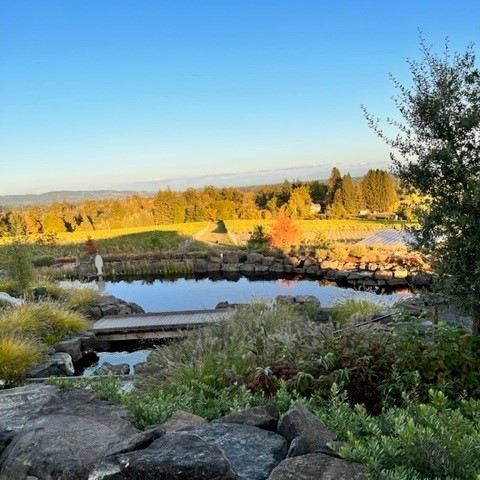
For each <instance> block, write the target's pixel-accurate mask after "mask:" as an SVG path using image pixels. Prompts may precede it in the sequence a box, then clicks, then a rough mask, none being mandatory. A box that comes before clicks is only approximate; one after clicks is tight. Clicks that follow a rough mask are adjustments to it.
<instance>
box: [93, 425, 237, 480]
mask: <svg viewBox="0 0 480 480" xmlns="http://www.w3.org/2000/svg"><path fill="white" fill-rule="evenodd" d="M90 478H91V479H95V480H107V479H109V480H123V479H125V480H127V479H128V480H154V479H157V478H158V479H162V480H240V479H239V478H238V476H237V474H236V472H235V469H234V467H233V466H232V464H231V462H230V461H229V460H228V459H227V457H226V456H225V455H224V453H223V452H222V451H221V450H220V449H219V448H217V447H216V446H215V445H212V444H209V443H207V442H206V441H204V440H202V439H201V438H200V437H199V436H198V435H195V434H193V433H189V432H181V433H171V434H167V435H165V436H163V437H161V438H159V439H157V440H155V441H154V442H153V443H152V444H151V445H149V446H148V447H147V448H145V449H143V450H138V451H135V452H131V453H126V454H123V455H118V456H116V457H115V458H112V459H111V461H110V462H109V463H106V462H102V463H101V464H100V465H98V466H97V468H96V469H95V470H94V471H93V472H92V474H91V476H90Z"/></svg>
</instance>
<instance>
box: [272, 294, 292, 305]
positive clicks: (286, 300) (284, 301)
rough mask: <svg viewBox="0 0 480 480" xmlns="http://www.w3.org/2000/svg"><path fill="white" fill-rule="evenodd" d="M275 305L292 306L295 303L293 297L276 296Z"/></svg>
mask: <svg viewBox="0 0 480 480" xmlns="http://www.w3.org/2000/svg"><path fill="white" fill-rule="evenodd" d="M275 303H276V304H277V305H292V304H293V303H295V297H294V296H293V295H277V296H276V297H275Z"/></svg>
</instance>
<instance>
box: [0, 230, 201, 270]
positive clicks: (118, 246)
mask: <svg viewBox="0 0 480 480" xmlns="http://www.w3.org/2000/svg"><path fill="white" fill-rule="evenodd" d="M207 224H208V222H193V223H182V224H173V225H151V226H149V227H135V228H118V229H110V230H95V231H91V232H74V233H60V234H58V235H54V236H33V235H32V236H29V237H26V238H21V239H20V240H21V241H22V242H23V241H26V242H27V243H29V244H30V245H31V250H32V254H33V256H34V257H36V258H38V257H42V256H48V257H54V258H68V257H77V258H78V257H82V256H84V255H85V242H86V241H87V240H88V239H89V238H91V239H92V241H93V242H94V245H95V247H96V248H97V249H98V251H99V252H100V253H101V254H102V255H108V254H115V253H141V252H152V251H161V250H173V249H178V248H179V247H180V246H181V245H182V244H183V243H184V242H186V241H191V239H192V237H193V236H194V235H195V234H196V233H198V232H199V231H202V230H203V229H205V227H206V226H207ZM11 240H12V239H11V238H3V239H0V262H1V261H2V259H3V258H4V255H5V253H4V250H5V248H4V247H5V245H7V244H8V243H10V242H11Z"/></svg>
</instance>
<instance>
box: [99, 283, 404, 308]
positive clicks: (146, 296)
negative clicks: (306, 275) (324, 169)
mask: <svg viewBox="0 0 480 480" xmlns="http://www.w3.org/2000/svg"><path fill="white" fill-rule="evenodd" d="M105 291H106V293H108V294H111V295H115V296H116V297H118V298H121V299H123V300H126V301H128V302H135V303H138V304H139V305H140V306H141V307H142V308H143V309H144V310H145V311H147V312H155V311H174V310H195V309H202V308H215V306H216V305H217V304H218V303H219V302H223V301H227V302H229V303H246V302H251V301H253V300H259V299H267V300H268V299H273V298H275V297H276V296H277V295H314V296H316V297H317V298H318V299H319V300H320V302H321V304H322V306H324V307H329V306H331V304H332V303H333V302H334V301H335V300H338V299H341V298H344V297H348V296H352V295H353V296H357V297H358V296H359V297H362V298H365V297H367V298H372V299H374V300H376V301H380V302H383V303H393V302H395V301H397V300H399V299H400V298H402V297H404V296H405V295H406V294H408V290H407V291H403V292H398V291H397V292H394V293H391V294H389V295H381V296H380V295H376V294H375V293H373V292H365V291H358V290H354V289H349V288H340V287H338V286H336V284H333V285H332V284H331V282H328V281H325V280H311V279H302V278H300V277H297V278H288V279H278V280H265V279H261V278H252V279H249V278H245V277H238V276H236V277H235V278H234V280H230V279H225V278H220V277H217V278H194V277H180V278H157V279H155V278H146V279H142V280H133V279H126V280H121V281H117V282H111V281H109V282H105ZM379 293H380V292H379Z"/></svg>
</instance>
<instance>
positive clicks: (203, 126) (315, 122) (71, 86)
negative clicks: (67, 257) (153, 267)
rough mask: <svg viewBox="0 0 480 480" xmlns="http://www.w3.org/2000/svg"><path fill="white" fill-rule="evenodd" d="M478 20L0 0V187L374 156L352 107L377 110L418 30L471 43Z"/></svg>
mask: <svg viewBox="0 0 480 480" xmlns="http://www.w3.org/2000/svg"><path fill="white" fill-rule="evenodd" d="M479 18H480V2H478V0H460V1H457V2H452V1H451V0H449V1H443V0H437V1H429V0H425V1H423V0H415V1H414V0H406V1H403V2H391V1H388V0H385V1H369V0H362V1H360V0H357V1H353V0H352V1H335V2H324V1H320V0H317V1H302V0H296V1H293V0H292V1H282V0H275V1H273V0H272V1H270V0H265V1H262V0H255V1H247V0H245V1H240V0H217V1H210V0H190V1H184V0H170V1H168V0H155V1H147V0H68V1H65V0H40V1H39V0H0V195H7V194H22V193H41V192H45V191H51V190H80V189H98V188H112V187H113V188H118V189H120V188H130V187H132V186H133V185H135V186H139V185H143V183H144V182H154V183H153V184H152V183H150V184H149V185H155V182H156V181H158V182H159V185H160V181H162V182H163V184H169V183H170V179H171V183H172V185H173V186H175V185H176V184H175V182H174V180H173V179H178V178H182V177H185V178H186V179H191V178H192V177H196V176H201V177H202V178H204V179H205V180H206V181H207V180H209V178H208V176H209V175H214V174H215V175H217V177H215V178H217V179H218V178H221V177H219V176H218V174H222V175H223V176H225V177H229V176H231V178H237V179H239V178H245V176H246V177H248V178H249V180H250V181H252V180H256V179H258V183H268V182H269V179H270V178H271V177H272V178H273V171H275V170H280V171H281V172H282V173H283V172H284V171H285V172H288V171H290V172H292V175H293V177H292V178H291V179H293V178H300V177H301V174H302V171H303V170H302V169H304V168H305V169H307V170H308V171H309V172H312V171H313V172H315V171H316V169H318V178H322V177H325V176H328V173H329V171H330V170H331V168H332V166H334V165H336V166H338V167H339V168H340V169H341V171H342V172H346V171H351V172H352V173H355V174H358V173H361V172H362V171H366V170H367V169H368V168H370V167H374V168H388V166H389V161H388V149H387V148H386V147H385V146H384V145H383V144H382V143H381V141H380V140H379V139H377V138H376V137H375V135H374V134H373V133H372V132H371V131H370V130H369V129H368V127H367V125H366V122H365V120H364V118H363V115H362V112H361V110H360V104H362V103H363V104H365V105H366V106H367V107H368V109H369V110H370V111H371V112H372V113H374V114H376V115H378V116H380V117H385V116H386V115H388V114H389V113H390V114H391V113H392V112H393V105H392V101H391V96H392V95H393V94H394V89H393V86H392V84H391V82H390V81H389V79H388V73H389V72H391V73H393V74H395V75H396V76H397V77H398V78H400V79H401V80H402V81H404V82H406V83H408V82H409V78H410V77H409V73H408V69H407V67H406V63H405V60H406V58H407V57H413V58H418V57H419V44H418V32H417V29H418V28H420V29H421V30H422V31H423V34H424V37H425V38H426V41H427V43H428V44H432V45H433V46H434V49H435V50H438V51H441V49H442V47H443V42H444V39H445V37H446V36H448V37H450V40H451V45H452V48H453V49H457V50H459V51H463V50H464V49H465V47H466V45H467V44H468V43H469V42H474V43H476V51H477V52H478V48H479V46H480V27H479V23H478V19H479ZM294 167H295V168H294ZM288 169H290V170H288ZM257 171H262V172H261V173H258V174H255V173H254V172H257ZM269 172H271V173H272V175H271V174H270V173H269ZM314 174H315V173H313V175H314Z"/></svg>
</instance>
